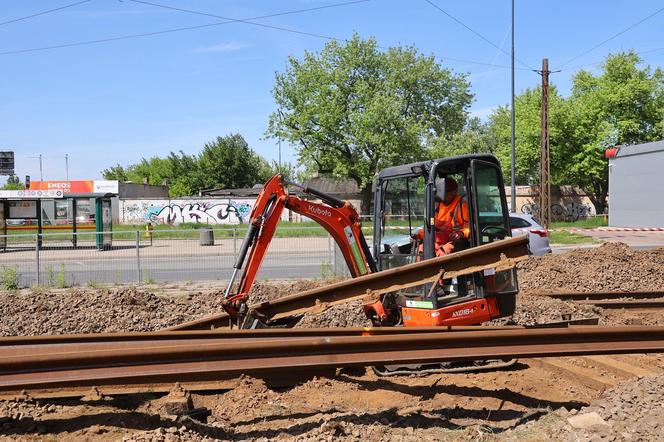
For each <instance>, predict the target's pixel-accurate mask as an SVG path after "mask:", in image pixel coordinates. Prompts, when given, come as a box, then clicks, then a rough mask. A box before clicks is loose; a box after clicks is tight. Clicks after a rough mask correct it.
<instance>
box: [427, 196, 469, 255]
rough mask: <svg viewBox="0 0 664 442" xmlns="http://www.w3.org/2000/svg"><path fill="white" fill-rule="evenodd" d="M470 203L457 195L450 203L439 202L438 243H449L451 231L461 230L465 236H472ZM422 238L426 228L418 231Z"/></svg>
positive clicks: (437, 214) (435, 220)
mask: <svg viewBox="0 0 664 442" xmlns="http://www.w3.org/2000/svg"><path fill="white" fill-rule="evenodd" d="M468 219H469V218H468V204H467V203H466V202H465V201H462V200H461V197H460V196H458V195H457V196H456V197H455V198H454V199H453V200H452V201H451V202H450V204H444V203H440V204H438V212H436V217H435V219H434V222H435V224H436V244H447V243H448V242H450V233H452V232H453V231H455V230H459V231H461V232H462V233H463V237H464V238H466V239H467V238H469V237H470V225H469V223H468ZM418 236H419V237H420V240H422V239H424V230H420V231H419V232H418Z"/></svg>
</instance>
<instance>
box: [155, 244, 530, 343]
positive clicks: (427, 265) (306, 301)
mask: <svg viewBox="0 0 664 442" xmlns="http://www.w3.org/2000/svg"><path fill="white" fill-rule="evenodd" d="M527 254H528V238H527V237H523V236H521V237H517V238H508V239H504V240H502V241H496V242H493V243H490V244H486V245H483V246H479V247H474V248H472V249H468V250H463V251H460V252H457V253H453V254H451V255H446V256H441V257H437V258H432V259H428V260H425V261H421V262H416V263H413V264H408V265H405V266H402V267H398V268H394V269H388V270H383V271H382V272H377V273H371V274H368V275H364V276H361V277H359V278H354V279H348V280H345V281H341V282H338V283H335V284H330V285H327V286H324V287H319V288H315V289H312V290H307V291H305V292H302V293H298V294H294V295H290V296H285V297H283V298H279V299H277V300H275V301H267V302H263V303H260V304H253V305H251V306H250V307H251V308H252V309H254V310H256V311H257V312H259V313H261V314H262V315H265V316H267V317H269V318H280V317H283V316H290V315H294V314H298V313H304V312H306V311H308V310H311V309H313V308H316V307H318V306H319V305H320V304H325V305H335V304H340V303H345V302H349V301H352V300H355V299H360V298H362V297H364V296H365V295H366V294H367V292H371V293H374V294H380V293H388V292H393V291H396V290H399V289H404V288H408V287H414V286H418V285H422V284H426V283H428V282H433V281H435V280H436V279H438V277H439V273H440V271H441V269H444V270H445V272H446V276H449V277H452V276H454V275H455V273H459V274H461V273H467V272H469V271H479V270H482V269H488V268H498V269H503V268H510V267H513V266H514V264H515V263H516V262H517V261H518V260H519V259H522V258H523V257H525V256H526V255H527ZM228 320H229V316H228V315H227V314H225V313H221V314H218V315H214V316H208V317H205V318H201V319H198V320H195V321H191V322H186V323H184V324H180V325H176V326H174V327H170V328H168V329H167V330H196V329H209V328H211V327H222V326H227V325H228Z"/></svg>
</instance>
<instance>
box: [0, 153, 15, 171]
mask: <svg viewBox="0 0 664 442" xmlns="http://www.w3.org/2000/svg"><path fill="white" fill-rule="evenodd" d="M0 175H14V152H13V151H7V150H6V151H0Z"/></svg>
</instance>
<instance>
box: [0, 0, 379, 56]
mask: <svg viewBox="0 0 664 442" xmlns="http://www.w3.org/2000/svg"><path fill="white" fill-rule="evenodd" d="M88 1H90V0H88ZM366 1H370V0H359V1H355V2H344V3H337V4H332V5H326V6H319V7H316V8H307V9H298V10H293V11H286V12H278V13H274V14H267V15H260V16H256V17H249V18H246V19H231V18H229V19H226V21H223V22H217V23H208V24H205V25H196V26H186V27H180V28H171V29H163V30H161V31H153V32H143V33H138V34H128V35H120V36H117V37H107V38H100V39H95V40H85V41H78V42H72V43H63V44H58V45H51V46H42V47H37V48H27V49H16V50H12V51H4V52H0V56H1V55H14V54H24V53H28V52H39V51H47V50H51V49H62V48H70V47H75V46H86V45H93V44H99V43H108V42H112V41H119V40H129V39H133V38H142V37H151V36H155V35H162V34H170V33H174V32H182V31H191V30H195V29H204V28H209V27H214V26H222V25H226V24H229V23H238V22H240V23H247V22H249V21H250V20H259V19H264V18H271V17H277V16H283V15H290V14H299V13H303V12H310V11H314V10H318V9H325V8H334V7H338V6H345V5H348V4H352V3H360V2H366ZM252 24H257V23H253V22H252ZM258 25H260V24H258ZM262 26H264V27H268V28H271V29H276V30H281V31H287V32H293V33H297V34H301V35H307V36H310V37H316V38H322V39H326V40H336V39H335V38H334V37H330V36H326V35H321V34H314V33H311V32H303V31H297V30H295V29H289V28H281V27H278V26H270V25H262Z"/></svg>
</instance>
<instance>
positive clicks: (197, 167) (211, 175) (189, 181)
mask: <svg viewBox="0 0 664 442" xmlns="http://www.w3.org/2000/svg"><path fill="white" fill-rule="evenodd" d="M102 175H103V176H104V179H107V180H118V181H133V182H137V183H142V182H143V181H144V180H146V179H147V181H148V183H150V184H162V183H166V184H168V186H169V195H170V196H171V197H178V196H186V195H193V194H196V193H197V192H198V191H199V190H202V189H208V188H217V187H221V188H240V187H251V186H253V185H254V184H257V183H263V182H264V181H265V180H266V179H267V177H269V176H270V168H269V165H268V163H267V161H266V160H265V159H263V158H262V157H261V156H260V155H258V154H256V153H255V152H254V151H253V150H252V149H250V148H249V146H248V145H247V142H246V141H245V140H244V138H242V136H241V135H239V134H234V135H228V136H226V137H217V139H216V140H214V141H212V142H209V143H206V144H205V146H204V147H203V150H202V152H201V153H200V154H199V155H187V154H185V153H184V152H182V151H180V153H179V154H177V153H174V152H171V153H170V154H169V155H168V156H167V157H166V158H162V157H157V156H155V157H152V158H149V159H145V158H143V159H141V161H139V162H138V163H136V164H132V165H130V166H127V167H126V168H125V167H122V166H121V165H119V164H118V165H116V166H113V167H110V168H108V169H105V170H104V171H103V172H102Z"/></svg>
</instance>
